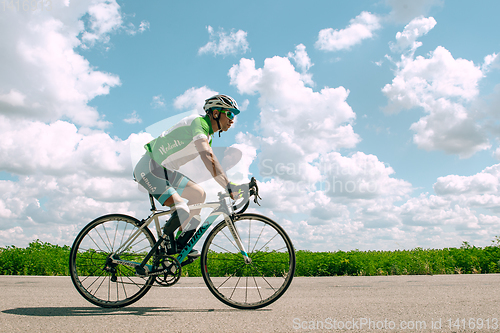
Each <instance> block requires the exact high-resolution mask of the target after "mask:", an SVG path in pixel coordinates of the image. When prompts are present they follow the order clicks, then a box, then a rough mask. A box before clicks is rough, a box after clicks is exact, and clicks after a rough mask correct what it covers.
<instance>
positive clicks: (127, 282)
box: [69, 214, 155, 308]
mask: <svg viewBox="0 0 500 333" xmlns="http://www.w3.org/2000/svg"><path fill="white" fill-rule="evenodd" d="M139 226H140V222H139V220H137V219H135V218H133V217H131V216H127V215H120V214H112V215H105V216H102V217H99V218H97V219H95V220H94V221H92V222H90V223H89V224H87V226H85V228H83V229H82V231H81V232H80V233H79V234H78V236H77V237H76V239H75V241H74V243H73V246H72V247H71V252H70V258H69V270H70V275H71V280H72V281H73V284H74V286H75V287H76V289H77V290H78V292H79V293H80V294H81V295H82V296H83V297H84V298H85V299H86V300H88V301H89V302H91V303H93V304H95V305H98V306H100V307H104V308H119V307H123V306H127V305H130V304H132V303H134V302H136V301H138V300H139V299H140V298H141V297H143V296H144V295H145V294H146V293H147V292H148V291H149V289H150V288H151V286H152V285H153V283H154V281H155V277H154V276H150V277H139V276H136V275H135V268H134V267H129V266H125V265H117V264H113V263H111V262H110V260H109V259H108V258H109V255H110V254H111V253H112V252H113V251H115V250H117V249H118V248H119V247H120V246H121V245H122V244H124V242H125V241H126V240H127V239H128V238H129V236H130V235H131V233H132V232H133V231H135V230H137V229H138V227H139ZM154 244H155V238H154V236H153V234H152V233H151V231H150V230H149V229H148V228H143V229H142V231H141V233H140V234H139V236H138V237H137V238H136V240H135V241H134V242H133V243H132V244H131V246H129V247H128V248H127V249H125V250H124V251H122V252H121V253H117V255H118V256H119V258H120V259H121V260H129V261H133V262H141V261H142V260H143V258H144V257H145V255H146V254H147V253H148V252H149V251H150V250H151V248H152V247H153V245H154ZM150 260H151V261H152V260H153V259H150ZM148 263H149V262H148ZM113 271H114V273H113ZM113 276H114V277H113ZM113 280H114V281H113Z"/></svg>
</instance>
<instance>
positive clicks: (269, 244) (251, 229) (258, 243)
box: [201, 214, 295, 309]
mask: <svg viewBox="0 0 500 333" xmlns="http://www.w3.org/2000/svg"><path fill="white" fill-rule="evenodd" d="M234 225H235V228H236V230H237V231H238V233H239V234H240V237H241V239H242V240H243V239H244V240H245V243H246V245H247V246H248V248H247V250H248V251H249V255H250V259H251V262H250V263H246V262H245V260H244V257H243V256H242V255H241V254H240V251H239V249H238V248H237V246H236V245H235V243H234V239H233V238H232V234H231V233H229V231H226V230H227V229H226V228H228V227H227V225H226V224H225V223H224V224H223V223H220V224H219V225H218V226H216V227H215V228H214V229H213V230H212V232H211V233H210V234H209V235H208V237H207V240H206V241H205V244H204V246H203V251H202V258H201V261H202V267H204V269H202V274H203V277H204V280H205V282H206V284H207V286H208V288H209V289H210V291H211V292H212V293H213V294H214V296H215V297H217V298H218V299H219V300H221V301H222V302H224V303H226V304H227V305H230V306H233V307H236V308H247V309H249V308H253V309H255V308H260V307H263V306H266V305H269V304H271V303H272V302H274V301H275V300H277V299H278V298H279V297H281V295H282V294H283V293H284V292H285V291H286V289H287V288H288V286H289V285H290V283H291V281H292V279H293V273H294V271H295V252H294V249H293V246H292V243H291V241H290V239H289V238H288V236H287V235H286V233H285V232H284V231H283V229H282V228H281V227H280V226H279V225H277V224H276V223H275V222H272V221H270V220H269V219H267V218H263V217H261V216H260V215H255V214H242V215H239V216H238V217H237V218H236V219H235V221H234ZM264 239H265V242H263V240H264ZM233 248H234V249H235V250H232V249H233ZM262 288H264V289H262ZM254 289H256V290H254Z"/></svg>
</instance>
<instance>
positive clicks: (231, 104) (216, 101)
mask: <svg viewBox="0 0 500 333" xmlns="http://www.w3.org/2000/svg"><path fill="white" fill-rule="evenodd" d="M212 108H224V109H229V110H231V111H233V113H234V114H235V115H237V114H238V113H240V110H238V103H236V101H235V100H234V99H233V98H231V97H229V96H227V95H215V96H212V97H210V98H208V99H206V100H205V105H204V106H203V110H205V112H207V113H208V112H209V111H210V110H211V109H212Z"/></svg>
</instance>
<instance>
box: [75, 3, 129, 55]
mask: <svg viewBox="0 0 500 333" xmlns="http://www.w3.org/2000/svg"><path fill="white" fill-rule="evenodd" d="M88 14H89V20H88V21H89V25H90V27H89V28H90V29H89V30H88V31H85V32H84V33H83V34H82V41H83V42H84V43H85V44H87V45H94V43H95V42H97V41H100V42H103V43H107V42H109V39H110V37H109V35H110V33H112V32H114V31H116V30H117V29H119V28H121V27H122V24H123V19H122V15H121V12H120V5H118V3H117V2H116V0H105V1H102V2H98V3H94V4H93V5H91V6H90V7H89V9H88Z"/></svg>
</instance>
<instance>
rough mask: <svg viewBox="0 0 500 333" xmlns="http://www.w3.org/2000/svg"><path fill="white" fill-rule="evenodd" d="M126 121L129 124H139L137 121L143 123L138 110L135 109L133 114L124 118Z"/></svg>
mask: <svg viewBox="0 0 500 333" xmlns="http://www.w3.org/2000/svg"><path fill="white" fill-rule="evenodd" d="M123 121H124V122H126V123H127V124H137V123H139V124H140V123H142V119H141V118H140V117H139V115H138V114H137V111H135V110H134V111H133V112H132V114H131V115H130V117H129V118H126V119H123Z"/></svg>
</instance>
